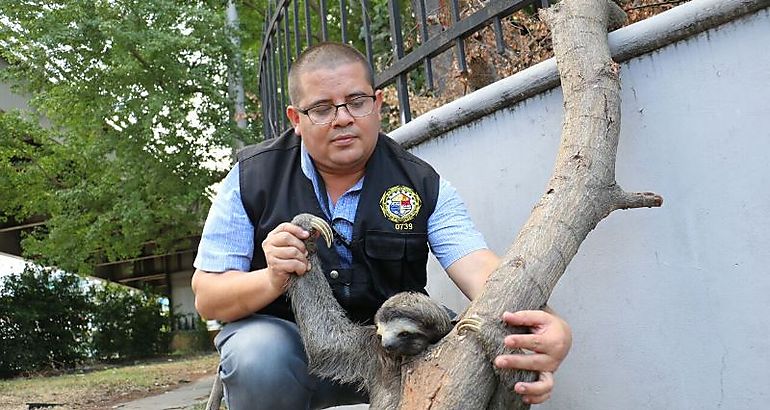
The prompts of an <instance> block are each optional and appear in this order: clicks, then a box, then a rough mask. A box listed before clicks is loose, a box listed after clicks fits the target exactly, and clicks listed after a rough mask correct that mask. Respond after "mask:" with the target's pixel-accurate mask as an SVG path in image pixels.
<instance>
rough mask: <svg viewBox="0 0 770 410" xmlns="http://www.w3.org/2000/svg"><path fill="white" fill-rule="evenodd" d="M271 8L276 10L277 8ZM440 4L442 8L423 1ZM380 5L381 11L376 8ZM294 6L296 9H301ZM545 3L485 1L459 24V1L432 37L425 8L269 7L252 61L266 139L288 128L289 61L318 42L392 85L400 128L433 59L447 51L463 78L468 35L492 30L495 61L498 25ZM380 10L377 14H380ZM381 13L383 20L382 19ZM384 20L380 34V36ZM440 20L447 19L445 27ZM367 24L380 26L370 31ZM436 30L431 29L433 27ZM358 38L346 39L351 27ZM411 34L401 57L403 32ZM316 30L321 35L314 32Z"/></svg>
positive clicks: (418, 1)
mask: <svg viewBox="0 0 770 410" xmlns="http://www.w3.org/2000/svg"><path fill="white" fill-rule="evenodd" d="M276 1H277V3H276ZM427 1H432V2H433V3H436V4H446V1H445V0H427ZM385 2H387V7H386V8H385V7H383V6H384V5H385ZM300 3H302V4H301V6H300ZM549 3H550V1H549V0H489V1H487V2H486V3H485V4H484V5H483V7H481V8H479V9H477V10H475V11H474V12H473V13H472V14H469V15H467V16H465V17H461V3H460V0H449V10H447V11H448V12H449V13H448V14H449V15H450V18H449V24H445V23H444V22H442V23H441V25H440V26H441V27H440V29H439V30H438V31H436V30H434V34H431V32H430V30H429V29H428V28H429V26H430V23H429V19H431V18H432V19H433V20H436V18H435V10H429V9H428V8H427V7H426V0H359V5H357V6H356V7H354V6H353V5H352V4H348V2H347V1H346V0H338V3H337V2H335V3H333V4H331V5H330V4H328V3H327V1H326V0H295V1H292V0H268V12H267V13H266V15H267V18H266V20H265V25H264V33H265V34H264V36H263V40H262V48H261V50H260V54H259V61H260V65H259V92H260V98H261V102H262V119H263V124H264V133H265V135H264V136H265V138H272V137H274V136H277V135H279V134H280V132H281V131H282V130H284V129H285V128H287V127H288V125H289V124H288V120H287V119H286V118H285V115H284V109H285V107H286V105H287V104H288V103H289V95H288V89H287V86H288V84H287V82H288V71H289V67H290V66H291V63H292V61H293V59H294V58H296V56H297V55H299V53H300V52H301V51H302V50H303V49H304V48H306V47H307V46H309V45H311V44H313V42H318V41H329V40H335V41H342V42H344V43H352V44H353V45H354V46H356V47H357V48H359V50H362V52H365V54H366V57H367V58H368V59H369V63H370V64H372V66H373V67H375V70H376V71H377V72H376V74H375V88H380V89H381V88H383V87H385V86H389V85H391V84H393V85H395V88H396V91H397V96H398V105H399V106H398V109H399V115H400V121H401V123H402V124H404V123H407V122H409V121H411V108H410V102H409V87H408V76H409V75H410V73H413V72H415V71H416V70H418V69H419V68H420V66H423V70H424V71H422V72H421V73H420V74H421V75H422V76H423V78H424V82H425V85H426V87H427V88H428V89H433V87H434V73H433V67H432V59H434V58H436V57H438V56H439V55H440V54H442V53H444V52H445V51H447V50H449V49H450V48H454V53H455V58H456V61H457V68H458V70H459V71H460V72H461V73H464V72H466V71H467V69H468V68H467V63H468V62H467V60H466V55H465V41H466V39H467V38H468V37H470V36H471V35H473V34H474V33H476V32H478V31H480V30H482V29H484V28H486V27H488V26H490V25H491V27H492V30H494V33H495V42H496V48H497V52H498V53H504V52H505V49H506V44H505V41H504V36H503V28H502V20H503V19H504V18H506V17H508V16H510V15H511V14H513V13H515V12H516V11H518V10H521V9H523V8H525V7H532V8H533V9H536V8H539V7H547V6H548V5H549ZM383 9H384V10H383ZM383 11H386V14H387V16H385V15H384V14H383V13H382V12H383ZM384 18H387V20H388V24H387V31H388V32H387V33H382V32H381V31H377V30H380V29H381V28H383V27H381V26H382V25H383V24H382V23H383V22H382V20H383V19H384ZM445 20H446V19H445ZM374 23H379V25H378V26H376V27H373V24H374ZM434 25H435V24H434ZM352 26H354V27H357V28H358V29H359V30H358V33H357V35H355V36H351V30H349V29H350V27H352ZM405 28H407V29H408V31H409V33H410V38H409V49H410V50H411V51H409V52H406V50H407V47H406V40H405V37H404V29H405ZM319 30H320V33H319V32H318V31H319ZM384 37H389V43H390V44H389V46H390V47H389V48H390V50H387V54H389V56H388V58H387V59H386V60H387V64H384V65H383V64H380V65H379V66H380V67H381V68H380V69H379V70H377V68H378V65H377V64H375V57H376V56H380V55H381V54H383V53H382V52H380V53H376V50H375V43H376V42H377V41H379V43H380V45H381V43H382V41H383V38H384Z"/></svg>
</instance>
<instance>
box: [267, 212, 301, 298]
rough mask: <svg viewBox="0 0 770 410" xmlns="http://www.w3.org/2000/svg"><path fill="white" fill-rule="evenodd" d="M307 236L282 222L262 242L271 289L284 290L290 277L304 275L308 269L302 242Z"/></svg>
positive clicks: (297, 228) (299, 229)
mask: <svg viewBox="0 0 770 410" xmlns="http://www.w3.org/2000/svg"><path fill="white" fill-rule="evenodd" d="M309 236H310V233H308V232H307V231H305V230H304V229H302V228H300V227H299V226H297V225H293V224H290V223H288V222H284V223H282V224H280V225H278V226H277V227H276V228H275V229H273V230H272V231H271V232H270V233H269V234H267V237H266V238H265V240H264V241H262V251H263V252H264V253H265V261H266V262H267V274H268V276H269V278H270V284H271V286H273V288H275V289H284V288H285V286H286V282H287V281H288V280H289V277H290V275H292V274H297V275H304V274H305V272H307V271H308V270H309V269H310V266H309V263H308V259H307V249H305V242H303V241H304V240H305V239H307V238H308V237H309Z"/></svg>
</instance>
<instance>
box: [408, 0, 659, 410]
mask: <svg viewBox="0 0 770 410" xmlns="http://www.w3.org/2000/svg"><path fill="white" fill-rule="evenodd" d="M541 17H542V18H544V19H545V20H546V22H547V23H548V25H549V26H550V27H551V32H552V36H553V42H554V52H555V54H556V61H557V65H558V68H559V74H560V76H561V84H562V90H563V93H564V109H565V117H564V125H563V128H562V139H561V146H560V148H559V153H558V156H557V159H556V164H555V169H554V172H553V175H552V177H551V179H550V181H549V183H548V186H547V187H546V192H545V194H544V195H543V196H542V198H541V199H540V201H539V203H538V204H537V205H536V206H535V207H534V209H533V211H532V214H531V215H530V217H529V219H528V221H527V222H526V224H525V225H524V227H523V228H522V229H521V231H520V233H519V235H518V236H517V238H516V239H515V241H514V243H513V245H512V246H511V247H510V248H509V250H508V251H507V253H506V254H505V256H504V258H503V262H502V264H501V266H500V267H499V268H498V269H497V270H496V271H495V272H494V273H493V274H492V276H491V278H490V279H489V282H488V283H487V285H486V287H485V289H484V291H483V293H482V295H481V296H480V297H478V298H477V299H476V300H475V301H474V302H473V303H472V304H471V305H470V306H469V308H468V310H467V311H466V313H465V314H464V316H463V318H464V319H467V318H473V319H475V320H477V321H479V322H480V323H481V326H480V330H479V331H478V332H477V331H473V330H470V331H468V330H463V331H462V332H458V331H457V329H455V330H453V331H452V332H451V333H450V334H449V335H447V336H446V337H445V338H444V340H442V341H441V342H440V343H439V344H437V345H436V346H435V347H434V348H433V349H432V350H431V351H430V352H428V353H426V354H425V355H424V356H423V357H422V358H420V359H419V360H415V361H414V362H412V363H411V364H410V365H408V366H405V367H404V368H403V369H402V374H403V377H404V380H405V382H404V388H403V391H402V400H401V404H400V407H401V408H402V409H409V410H414V409H432V410H436V409H458V410H459V409H485V408H489V409H497V408H501V409H502V408H507V409H510V408H528V406H527V405H525V404H524V403H522V402H521V401H520V400H518V396H515V395H513V394H511V393H510V391H511V389H512V386H513V384H514V383H515V382H516V381H519V380H529V379H530V378H532V377H534V375H533V374H531V373H529V372H511V371H505V372H498V371H496V370H495V369H493V367H492V365H491V362H492V360H493V358H494V357H495V356H496V355H498V354H501V353H503V349H502V348H503V344H502V340H503V337H504V336H505V335H506V334H509V333H511V332H512V331H522V330H521V329H510V328H506V327H505V326H504V325H503V324H502V322H501V320H500V317H501V316H502V313H503V312H504V311H506V310H507V311H518V310H524V309H539V308H541V307H543V306H544V305H545V303H546V302H547V300H548V297H549V296H550V295H551V292H552V291H553V288H554V287H555V286H556V283H557V282H558V280H559V278H560V277H561V276H562V275H563V274H564V271H565V269H566V267H567V265H568V264H569V262H570V261H571V260H572V258H573V256H574V255H575V253H576V252H577V250H578V247H579V246H580V244H581V243H582V241H583V240H584V239H585V237H586V236H587V235H588V233H589V232H590V231H591V230H592V229H593V228H594V227H596V225H597V224H598V223H599V221H600V220H602V219H603V218H604V217H606V216H607V215H609V213H610V212H612V211H614V210H616V209H628V208H638V207H653V206H660V205H661V204H662V201H663V200H662V198H661V197H660V196H658V195H656V194H653V193H628V192H625V191H623V190H622V189H621V188H620V187H619V186H618V184H617V183H616V181H615V157H616V152H617V144H618V137H619V131H620V81H619V66H618V65H617V64H616V63H614V62H613V61H612V59H611V57H610V52H609V46H608V43H607V28H608V27H610V26H617V23H618V20H619V19H621V18H622V17H624V15H623V12H622V10H620V8H619V7H617V6H616V5H615V4H614V3H612V2H611V1H608V0H563V1H562V2H560V3H558V4H557V5H555V6H553V7H551V8H549V9H547V10H544V11H541ZM499 382H500V383H499Z"/></svg>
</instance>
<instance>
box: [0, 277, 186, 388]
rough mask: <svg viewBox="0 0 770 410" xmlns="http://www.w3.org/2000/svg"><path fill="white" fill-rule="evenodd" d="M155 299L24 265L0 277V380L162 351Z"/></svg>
mask: <svg viewBox="0 0 770 410" xmlns="http://www.w3.org/2000/svg"><path fill="white" fill-rule="evenodd" d="M170 333H171V332H170V326H169V318H168V313H167V312H166V311H165V310H164V309H163V306H162V304H161V303H160V298H159V297H158V296H157V295H154V294H152V293H150V292H147V291H141V290H136V289H131V288H128V287H125V286H120V285H116V284H111V283H107V284H98V285H94V284H88V283H87V281H86V280H85V279H83V278H81V277H80V276H78V275H73V274H67V273H62V272H58V271H55V270H51V269H44V268H39V267H36V266H31V265H28V266H27V267H26V268H25V269H24V271H23V272H22V273H20V274H13V275H8V276H5V277H2V278H0V377H2V378H6V377H11V376H15V375H18V374H21V373H26V372H34V371H39V370H48V369H64V368H71V367H73V366H75V365H77V364H79V363H81V362H83V361H85V360H90V359H93V358H96V359H102V360H123V359H136V358H143V357H151V356H155V355H159V354H163V353H166V352H167V350H168V345H169V341H170Z"/></svg>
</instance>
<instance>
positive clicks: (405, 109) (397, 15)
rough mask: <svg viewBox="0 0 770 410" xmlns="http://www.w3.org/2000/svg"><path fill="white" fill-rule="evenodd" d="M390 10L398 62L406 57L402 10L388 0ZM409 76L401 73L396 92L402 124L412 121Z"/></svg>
mask: <svg viewBox="0 0 770 410" xmlns="http://www.w3.org/2000/svg"><path fill="white" fill-rule="evenodd" d="M388 9H389V11H390V39H391V43H392V44H393V54H394V55H395V60H396V62H398V60H400V59H401V58H402V57H404V38H403V35H402V34H401V10H400V9H399V7H398V0H388ZM406 76H407V74H406V73H401V74H399V75H398V77H397V78H396V91H397V93H398V107H399V113H400V116H401V124H406V123H407V122H409V121H411V120H412V113H411V111H412V110H411V108H410V107H409V89H408V87H407V83H406V80H407V77H406Z"/></svg>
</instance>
